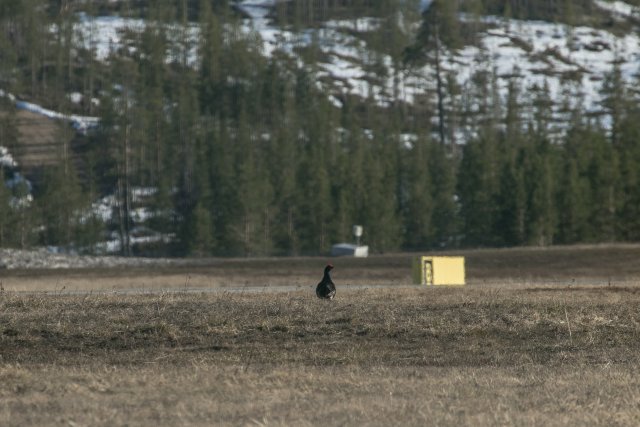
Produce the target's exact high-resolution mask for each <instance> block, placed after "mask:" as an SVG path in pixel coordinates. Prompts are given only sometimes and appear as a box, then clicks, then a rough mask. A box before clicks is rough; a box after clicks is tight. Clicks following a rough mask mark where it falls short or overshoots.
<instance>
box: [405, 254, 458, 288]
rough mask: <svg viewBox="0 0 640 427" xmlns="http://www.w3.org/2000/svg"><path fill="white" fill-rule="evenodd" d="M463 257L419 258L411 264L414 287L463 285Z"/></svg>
mask: <svg viewBox="0 0 640 427" xmlns="http://www.w3.org/2000/svg"><path fill="white" fill-rule="evenodd" d="M464 279H465V277H464V257H453V256H419V257H416V258H415V260H414V262H413V283H415V284H416V285H464V284H465V280H464Z"/></svg>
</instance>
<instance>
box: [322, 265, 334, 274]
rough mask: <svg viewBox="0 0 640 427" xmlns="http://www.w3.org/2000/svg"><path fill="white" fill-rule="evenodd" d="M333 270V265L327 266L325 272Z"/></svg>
mask: <svg viewBox="0 0 640 427" xmlns="http://www.w3.org/2000/svg"><path fill="white" fill-rule="evenodd" d="M332 269H333V264H327V266H326V267H325V268H324V271H325V272H329V271H331V270H332Z"/></svg>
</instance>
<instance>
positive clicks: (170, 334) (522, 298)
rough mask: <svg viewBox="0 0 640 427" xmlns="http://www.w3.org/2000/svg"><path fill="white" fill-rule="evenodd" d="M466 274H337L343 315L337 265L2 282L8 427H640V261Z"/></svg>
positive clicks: (523, 260) (590, 256)
mask: <svg viewBox="0 0 640 427" xmlns="http://www.w3.org/2000/svg"><path fill="white" fill-rule="evenodd" d="M464 255H466V256H467V260H468V278H469V282H470V284H469V285H468V286H466V287H464V288H448V287H447V288H419V287H410V286H407V284H408V280H409V279H408V274H409V273H408V269H409V267H408V265H407V263H406V261H407V260H410V257H409V256H408V255H393V256H386V257H372V258H369V259H367V260H353V259H335V260H334V265H336V269H335V270H334V271H335V273H336V274H335V275H334V280H335V281H336V282H337V284H338V296H337V299H336V300H334V301H332V302H328V301H320V300H318V299H317V298H315V296H314V295H313V293H312V292H311V289H312V285H313V284H314V283H315V282H317V281H318V280H319V278H320V277H319V276H320V274H319V273H318V271H320V272H321V269H322V264H323V263H324V261H325V260H324V259H321V258H317V259H313V258H309V259H296V260H286V259H273V260H226V261H225V260H210V261H204V260H198V261H194V262H193V264H192V265H190V266H189V265H185V266H183V267H180V268H174V269H167V270H162V269H158V270H156V271H150V270H142V269H140V270H138V269H133V270H125V271H97V270H92V271H85V272H83V271H80V270H78V271H63V272H59V271H48V272H33V271H32V272H28V271H21V272H20V271H18V272H15V271H13V272H12V271H5V272H3V273H2V278H1V279H2V282H3V288H4V291H1V292H0V425H3V426H24V425H59V426H85V425H86V426H94V425H105V426H106V425H109V426H111V425H130V426H138V425H140V426H146V425H186V426H189V425H203V426H206V425H243V426H244V425H257V426H261V425H278V426H279V425H287V426H305V425H381V426H388V425H473V426H486V425H527V426H529V425H540V426H543V425H544V426H550V425H551V426H553V425H630V426H632V425H639V424H640V370H639V369H638V368H639V366H640V363H639V362H640V286H638V285H636V283H637V282H638V281H640V280H639V279H640V275H639V274H638V271H637V269H638V266H636V265H635V264H634V262H635V260H637V259H638V258H637V256H638V255H640V248H639V247H635V246H610V247H578V248H554V249H549V250H534V249H518V250H502V251H493V250H487V251H474V252H470V253H466V254H464ZM341 269H342V271H341ZM358 271H360V272H361V274H358ZM339 273H340V274H339ZM288 275H289V277H290V281H287V280H286V278H287V276H288ZM103 278H104V279H103ZM194 278H196V279H194ZM225 278H226V280H225ZM160 279H162V280H160ZM83 281H84V282H83ZM192 281H193V282H195V283H193V282H192ZM118 282H121V284H122V286H116V285H117V284H118ZM309 282H311V284H309ZM368 283H369V284H371V285H384V284H385V283H386V284H387V285H388V286H387V287H382V286H371V287H367V286H366V285H367V284H368ZM101 284H102V286H101ZM141 284H142V285H144V289H145V291H144V292H132V293H125V292H112V290H114V289H122V290H124V289H126V286H127V285H128V286H131V287H135V288H141V287H142V286H140V285H141ZM171 284H173V286H169V285H171ZM247 284H248V285H255V286H259V287H263V288H261V289H260V290H259V291H255V289H253V290H252V291H248V290H247V291H246V292H245V291H244V290H243V288H242V286H245V285H247ZM154 285H155V287H154ZM285 285H286V286H288V287H283V286H285ZM349 285H358V286H349ZM38 286H40V288H38ZM270 286H280V287H281V288H279V289H278V290H277V291H274V290H271V289H270ZM21 287H22V288H21ZM27 287H29V289H23V288H27ZM165 288H173V291H159V292H150V290H151V289H156V290H157V289H165ZM200 288H202V289H200ZM210 289H215V290H216V291H213V292H210ZM247 289H248V288H247ZM20 290H29V291H31V292H20ZM105 290H107V291H108V292H104V291H105ZM80 291H88V292H80Z"/></svg>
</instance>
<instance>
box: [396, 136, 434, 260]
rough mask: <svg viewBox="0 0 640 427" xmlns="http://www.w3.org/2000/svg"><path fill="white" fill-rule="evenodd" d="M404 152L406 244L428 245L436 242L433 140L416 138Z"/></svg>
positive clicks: (403, 201) (419, 246) (426, 246)
mask: <svg viewBox="0 0 640 427" xmlns="http://www.w3.org/2000/svg"><path fill="white" fill-rule="evenodd" d="M412 145H413V147H412V148H411V150H410V151H407V152H406V153H405V159H404V163H405V165H406V166H404V167H403V170H404V178H403V179H402V185H401V188H402V190H401V191H402V193H401V194H402V196H403V197H402V201H401V205H402V207H403V217H404V218H403V224H404V246H405V247H406V248H407V249H411V250H416V249H425V248H428V247H430V246H433V244H434V237H433V236H434V230H433V224H432V223H431V221H432V219H433V206H434V205H433V200H432V194H433V190H432V183H431V174H430V173H429V157H428V155H429V151H430V150H429V145H430V142H429V141H427V140H424V139H422V138H420V139H418V140H416V141H415V142H414V143H413V144H412Z"/></svg>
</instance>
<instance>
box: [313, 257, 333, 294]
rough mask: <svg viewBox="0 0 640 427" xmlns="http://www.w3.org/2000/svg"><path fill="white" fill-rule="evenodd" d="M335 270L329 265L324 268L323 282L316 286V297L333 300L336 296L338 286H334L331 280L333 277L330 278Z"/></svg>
mask: <svg viewBox="0 0 640 427" xmlns="http://www.w3.org/2000/svg"><path fill="white" fill-rule="evenodd" d="M332 268H333V265H331V264H327V266H326V267H325V268H324V276H322V280H321V281H320V283H318V286H316V295H317V296H318V298H323V299H333V297H335V296H336V285H334V284H333V281H332V280H331V276H329V272H330V271H331V269H332Z"/></svg>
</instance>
